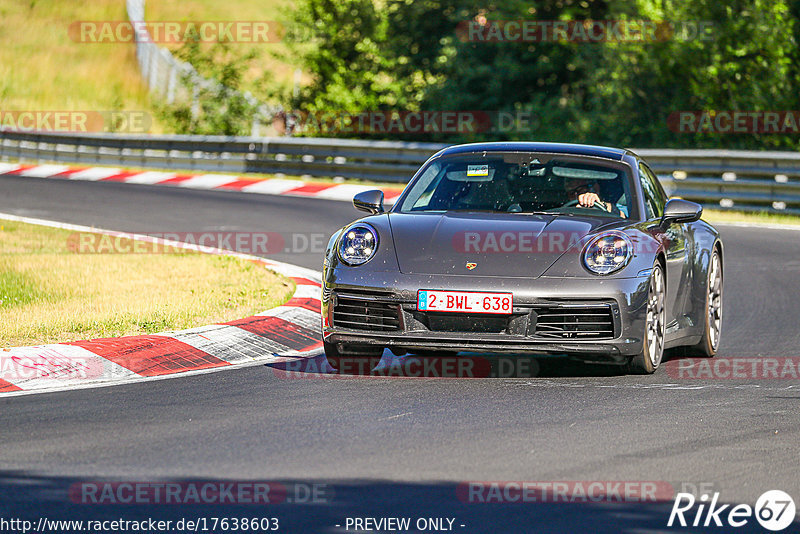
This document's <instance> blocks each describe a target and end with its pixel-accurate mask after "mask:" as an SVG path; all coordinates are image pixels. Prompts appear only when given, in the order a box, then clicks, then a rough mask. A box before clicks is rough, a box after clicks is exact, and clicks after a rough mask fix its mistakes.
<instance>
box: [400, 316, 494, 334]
mask: <svg viewBox="0 0 800 534" xmlns="http://www.w3.org/2000/svg"><path fill="white" fill-rule="evenodd" d="M415 319H417V320H419V321H420V322H421V323H422V324H424V325H425V326H426V327H427V328H428V330H430V331H431V332H469V333H484V334H500V333H503V332H505V331H506V330H507V329H508V321H509V317H508V316H507V315H503V316H496V315H494V316H492V315H478V314H467V313H436V312H428V313H422V312H418V313H417V314H415Z"/></svg>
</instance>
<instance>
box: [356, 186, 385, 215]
mask: <svg viewBox="0 0 800 534" xmlns="http://www.w3.org/2000/svg"><path fill="white" fill-rule="evenodd" d="M353 206H355V207H356V209H357V210H361V211H366V212H367V213H372V214H373V215H374V214H376V213H383V191H381V190H379V189H371V190H369V191H362V192H361V193H359V194H357V195H356V196H354V197H353Z"/></svg>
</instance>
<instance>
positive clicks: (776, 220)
mask: <svg viewBox="0 0 800 534" xmlns="http://www.w3.org/2000/svg"><path fill="white" fill-rule="evenodd" d="M703 220H706V221H708V222H710V223H712V224H713V223H726V222H728V223H733V222H735V223H756V224H785V225H795V226H796V225H800V216H799V215H790V214H784V213H772V212H768V211H764V212H755V213H751V212H742V211H733V210H730V211H728V210H715V209H704V210H703Z"/></svg>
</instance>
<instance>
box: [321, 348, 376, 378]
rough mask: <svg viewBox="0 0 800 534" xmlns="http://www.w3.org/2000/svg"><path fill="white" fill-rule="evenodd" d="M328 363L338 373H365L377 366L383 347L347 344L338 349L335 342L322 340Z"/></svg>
mask: <svg viewBox="0 0 800 534" xmlns="http://www.w3.org/2000/svg"><path fill="white" fill-rule="evenodd" d="M322 345H323V348H324V349H325V358H326V359H327V360H328V365H330V366H331V367H333V368H334V369H335V370H336V371H339V372H340V373H347V374H357V375H365V374H369V373H371V372H372V371H373V370H375V368H376V367H378V364H379V363H380V361H381V356H383V347H372V346H369V345H349V346H347V348H346V349H345V350H343V351H340V350H339V349H338V347H337V346H336V344H335V343H328V342H327V341H323V342H322Z"/></svg>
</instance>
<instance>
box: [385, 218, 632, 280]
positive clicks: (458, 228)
mask: <svg viewBox="0 0 800 534" xmlns="http://www.w3.org/2000/svg"><path fill="white" fill-rule="evenodd" d="M389 225H390V227H391V233H392V239H393V241H394V248H395V251H396V253H397V261H398V264H399V266H400V272H402V273H405V274H447V275H470V276H490V277H491V276H496V277H503V278H509V277H526V278H537V277H539V276H541V275H542V274H543V273H544V272H545V271H547V269H548V268H550V266H552V265H553V263H555V261H556V260H557V259H558V258H559V257H561V256H562V255H563V254H564V253H565V252H566V251H567V250H569V249H570V248H571V247H574V246H578V247H581V246H582V244H583V243H584V242H585V239H586V236H587V235H590V234H593V233H595V232H596V231H597V230H598V229H599V227H600V226H601V225H602V226H604V227H607V226H609V219H607V218H603V217H577V216H567V215H555V214H554V215H525V214H510V213H509V214H506V213H491V214H487V213H459V212H448V213H441V214H440V213H419V214H418V213H414V214H408V213H390V214H389ZM611 225H612V226H617V224H614V223H611ZM468 264H474V265H468ZM469 267H472V268H471V269H470V268H469Z"/></svg>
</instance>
